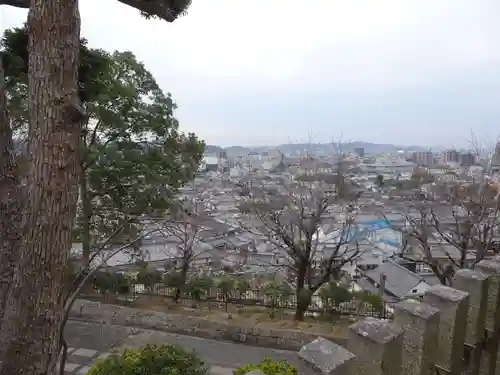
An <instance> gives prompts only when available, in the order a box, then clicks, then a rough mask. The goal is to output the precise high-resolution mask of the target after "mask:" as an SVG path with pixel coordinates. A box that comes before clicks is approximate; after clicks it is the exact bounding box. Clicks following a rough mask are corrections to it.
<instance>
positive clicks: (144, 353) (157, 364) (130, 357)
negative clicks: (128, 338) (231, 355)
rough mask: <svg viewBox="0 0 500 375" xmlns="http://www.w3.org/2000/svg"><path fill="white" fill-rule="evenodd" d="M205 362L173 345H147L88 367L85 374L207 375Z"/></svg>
mask: <svg viewBox="0 0 500 375" xmlns="http://www.w3.org/2000/svg"><path fill="white" fill-rule="evenodd" d="M208 374H209V371H208V369H207V368H206V367H205V365H204V363H203V362H202V361H201V360H200V359H199V358H198V357H197V356H196V355H195V354H194V353H191V352H188V351H186V350H184V349H182V348H181V347H178V346H175V345H147V346H145V347H143V348H140V349H136V350H126V351H125V352H124V353H123V354H122V355H111V356H109V357H108V358H106V359H104V360H102V361H99V362H97V363H95V364H94V365H92V367H90V369H89V371H88V372H87V375H208Z"/></svg>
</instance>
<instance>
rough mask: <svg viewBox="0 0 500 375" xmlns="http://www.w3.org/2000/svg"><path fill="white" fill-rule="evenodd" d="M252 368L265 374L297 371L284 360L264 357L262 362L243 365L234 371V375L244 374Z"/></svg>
mask: <svg viewBox="0 0 500 375" xmlns="http://www.w3.org/2000/svg"><path fill="white" fill-rule="evenodd" d="M254 370H260V371H262V372H263V373H264V374H265V375H297V374H298V371H297V369H296V368H295V366H292V365H291V364H289V363H288V362H286V361H279V362H277V361H275V360H273V359H271V358H268V357H266V358H265V359H264V360H263V361H262V362H260V363H257V364H252V365H245V366H243V367H240V368H239V369H237V370H236V371H234V375H245V374H246V373H248V372H250V371H254Z"/></svg>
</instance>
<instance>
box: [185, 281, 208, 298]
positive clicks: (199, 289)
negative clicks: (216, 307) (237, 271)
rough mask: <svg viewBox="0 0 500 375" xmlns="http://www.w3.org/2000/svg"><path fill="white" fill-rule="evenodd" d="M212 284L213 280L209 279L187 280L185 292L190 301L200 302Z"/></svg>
mask: <svg viewBox="0 0 500 375" xmlns="http://www.w3.org/2000/svg"><path fill="white" fill-rule="evenodd" d="M213 284H214V282H213V280H212V279H211V278H209V277H196V278H193V279H191V280H189V282H188V283H187V285H186V290H187V292H188V294H189V295H190V296H191V298H192V299H194V300H195V301H201V299H202V298H203V296H205V295H206V294H207V292H208V291H209V290H210V288H211V287H212V286H213Z"/></svg>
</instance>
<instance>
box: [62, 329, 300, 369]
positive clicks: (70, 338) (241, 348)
mask: <svg viewBox="0 0 500 375" xmlns="http://www.w3.org/2000/svg"><path fill="white" fill-rule="evenodd" d="M65 336H66V340H67V342H68V346H70V347H71V348H72V349H71V352H70V353H69V356H68V361H67V363H66V367H65V369H66V374H68V375H70V374H71V375H76V374H78V375H83V374H85V372H86V371H87V370H88V366H90V365H91V363H92V362H94V361H95V360H97V359H98V358H103V357H105V356H107V355H109V353H110V352H115V351H121V350H123V349H125V348H131V347H140V346H144V345H146V344H148V343H149V344H176V345H180V346H182V347H184V348H186V349H189V350H194V351H195V352H196V353H197V354H198V356H199V357H200V358H201V359H202V360H203V361H204V362H205V363H206V364H207V365H208V366H210V367H211V372H212V373H213V374H216V375H232V372H233V370H234V369H236V368H238V367H241V366H243V365H245V364H248V363H258V362H260V361H261V360H262V359H264V358H265V357H271V358H273V359H275V360H286V361H288V362H290V363H297V360H298V358H297V355H296V353H295V352H290V351H284V350H274V349H267V348H259V347H253V346H246V345H242V344H236V343H230V342H221V341H214V340H208V339H202V338H197V337H190V336H182V335H177V334H171V333H166V332H159V331H151V330H141V329H135V328H128V327H122V326H113V325H107V324H104V325H101V324H97V323H87V322H78V321H69V322H68V324H67V325H66V329H65Z"/></svg>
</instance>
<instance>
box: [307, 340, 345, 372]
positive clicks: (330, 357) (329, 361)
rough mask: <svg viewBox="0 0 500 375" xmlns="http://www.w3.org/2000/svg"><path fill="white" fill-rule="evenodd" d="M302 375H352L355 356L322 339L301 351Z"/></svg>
mask: <svg viewBox="0 0 500 375" xmlns="http://www.w3.org/2000/svg"><path fill="white" fill-rule="evenodd" d="M298 355H299V358H300V359H301V362H300V363H301V365H300V371H299V373H300V374H326V375H351V374H352V372H351V371H352V370H353V365H354V358H355V355H354V354H353V353H351V352H350V351H348V350H346V349H344V348H343V347H342V346H340V345H338V344H335V343H333V342H331V341H328V340H326V339H324V338H322V337H318V338H317V339H316V340H314V341H312V342H310V343H309V344H307V345H304V346H303V347H302V348H301V349H300V351H299V354H298Z"/></svg>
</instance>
